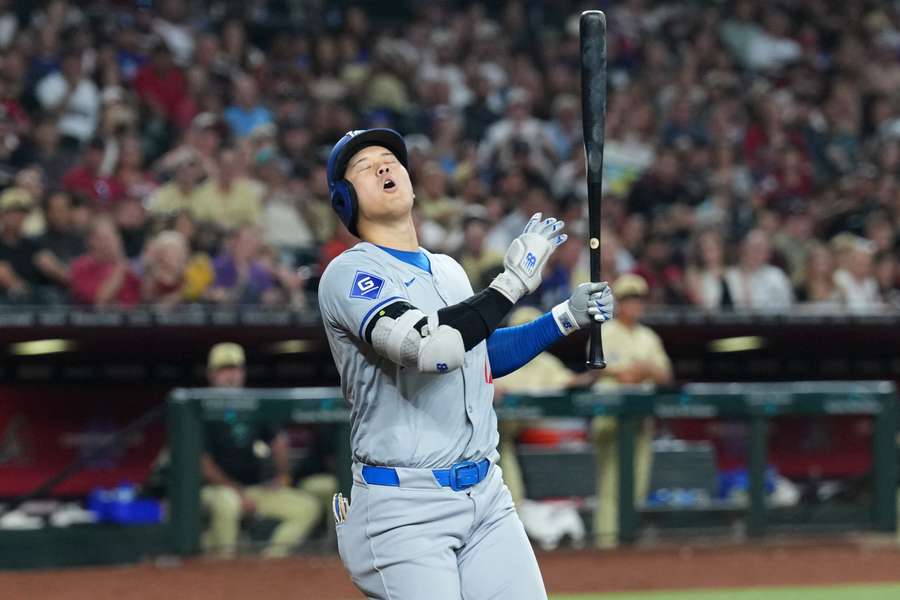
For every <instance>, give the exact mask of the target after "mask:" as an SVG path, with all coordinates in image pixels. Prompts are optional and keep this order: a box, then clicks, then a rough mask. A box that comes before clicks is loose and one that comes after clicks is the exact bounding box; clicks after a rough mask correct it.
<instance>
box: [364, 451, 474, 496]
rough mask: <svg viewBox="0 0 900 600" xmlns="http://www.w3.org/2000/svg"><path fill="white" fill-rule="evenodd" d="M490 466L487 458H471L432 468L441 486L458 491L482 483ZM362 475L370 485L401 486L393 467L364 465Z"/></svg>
mask: <svg viewBox="0 0 900 600" xmlns="http://www.w3.org/2000/svg"><path fill="white" fill-rule="evenodd" d="M490 467H491V461H489V460H488V459H486V458H485V459H482V460H480V461H478V462H477V463H476V462H472V461H471V460H464V461H463V462H458V463H456V464H455V465H453V466H452V467H450V468H449V469H432V470H431V472H432V473H433V474H434V478H435V479H436V480H437V482H438V483H439V484H440V485H441V487H449V488H450V489H451V490H453V491H455V492H458V491H460V490H464V489H466V488H470V487H472V486H473V485H475V484H476V483H480V482H481V481H482V480H483V479H484V478H485V477H487V473H488V469H490ZM362 477H363V480H365V482H366V483H368V484H370V485H388V486H393V487H399V486H400V476H399V475H398V474H397V469H394V468H392V467H373V466H371V465H363V468H362Z"/></svg>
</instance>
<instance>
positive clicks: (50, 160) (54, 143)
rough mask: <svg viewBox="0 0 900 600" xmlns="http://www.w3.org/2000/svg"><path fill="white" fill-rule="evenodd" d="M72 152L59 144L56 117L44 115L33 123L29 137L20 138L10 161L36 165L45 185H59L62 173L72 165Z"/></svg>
mask: <svg viewBox="0 0 900 600" xmlns="http://www.w3.org/2000/svg"><path fill="white" fill-rule="evenodd" d="M74 158H75V157H74V153H73V152H72V151H67V150H65V149H63V148H62V147H61V145H60V134H59V128H58V127H57V126H56V119H54V118H53V117H50V116H44V117H42V118H41V119H39V120H38V121H37V122H36V123H35V124H34V129H33V131H32V134H31V136H30V137H28V138H25V139H23V140H22V143H21V144H19V145H18V146H17V147H16V150H15V152H14V153H13V157H12V162H13V164H14V165H15V166H16V167H19V168H21V167H24V166H26V165H37V166H38V167H40V168H41V170H42V171H43V172H44V177H45V178H46V180H47V185H49V186H50V187H53V188H55V187H60V186H61V185H62V178H63V175H65V173H66V172H67V171H68V170H69V167H71V166H72V161H73V160H74Z"/></svg>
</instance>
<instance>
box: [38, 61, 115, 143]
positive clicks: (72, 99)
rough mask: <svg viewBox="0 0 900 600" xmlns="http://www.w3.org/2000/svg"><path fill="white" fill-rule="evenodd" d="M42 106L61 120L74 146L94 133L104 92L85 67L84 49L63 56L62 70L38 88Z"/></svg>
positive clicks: (39, 100) (63, 133) (64, 130)
mask: <svg viewBox="0 0 900 600" xmlns="http://www.w3.org/2000/svg"><path fill="white" fill-rule="evenodd" d="M35 96H36V97H37V101H38V103H39V104H40V105H41V108H42V109H43V110H44V111H45V112H47V113H49V114H51V115H55V116H56V117H57V119H58V121H57V123H58V127H59V131H60V133H61V134H62V135H63V137H64V139H66V140H67V141H68V143H69V145H70V146H80V145H81V144H84V143H85V142H87V141H88V140H90V139H91V137H92V136H93V135H94V132H95V131H96V129H97V122H98V111H99V110H100V92H99V91H98V90H97V86H96V84H95V83H94V82H93V81H92V80H91V79H90V77H87V76H86V75H85V74H84V72H83V70H82V55H81V53H80V52H68V53H66V54H64V55H63V57H62V59H61V63H60V70H59V71H55V72H53V73H50V74H49V75H47V76H46V77H44V78H43V79H41V80H40V81H39V82H38V84H37V87H36V88H35Z"/></svg>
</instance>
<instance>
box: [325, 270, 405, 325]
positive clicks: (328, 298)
mask: <svg viewBox="0 0 900 600" xmlns="http://www.w3.org/2000/svg"><path fill="white" fill-rule="evenodd" d="M405 300H406V295H405V294H404V293H403V292H402V291H401V290H400V289H399V288H398V286H397V284H396V283H395V282H394V280H393V278H392V277H391V276H390V274H389V273H388V271H387V268H386V267H385V266H384V265H381V264H379V263H378V261H376V260H375V259H373V258H372V257H370V256H367V255H365V254H363V253H362V252H348V253H345V254H342V255H341V256H339V257H338V258H336V259H334V260H333V261H332V262H331V264H330V265H328V268H327V269H326V270H325V273H324V274H323V275H322V279H321V281H320V282H319V308H320V310H321V312H322V318H323V319H324V321H325V325H326V326H329V327H334V328H337V329H341V330H343V331H345V332H346V333H348V334H350V335H352V336H353V337H355V338H357V339H360V340H365V331H366V327H367V326H368V324H369V322H370V321H371V320H372V318H373V317H374V316H375V315H377V314H378V311H379V309H381V308H384V307H386V306H388V305H389V304H391V303H393V302H397V301H405Z"/></svg>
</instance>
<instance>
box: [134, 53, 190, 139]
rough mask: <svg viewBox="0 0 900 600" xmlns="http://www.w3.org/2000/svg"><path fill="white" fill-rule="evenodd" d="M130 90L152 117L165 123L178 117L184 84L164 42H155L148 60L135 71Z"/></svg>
mask: <svg viewBox="0 0 900 600" xmlns="http://www.w3.org/2000/svg"><path fill="white" fill-rule="evenodd" d="M134 90H135V91H136V92H137V95H138V97H140V99H141V101H142V102H143V104H144V106H146V107H147V108H149V109H150V112H151V113H152V114H154V115H156V116H159V117H162V118H165V119H166V120H168V121H172V120H174V119H175V117H177V116H178V111H179V107H180V106H181V103H182V102H183V101H184V99H185V97H186V95H187V81H186V80H185V77H184V73H182V71H181V69H180V68H179V67H178V66H177V65H176V64H175V61H173V60H172V53H171V52H170V51H169V47H168V45H166V43H165V42H164V41H162V40H157V41H156V43H155V44H154V46H153V49H152V50H151V51H150V59H149V60H148V61H147V63H146V64H144V65H143V66H142V67H141V68H140V69H138V72H137V75H135V77H134Z"/></svg>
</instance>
